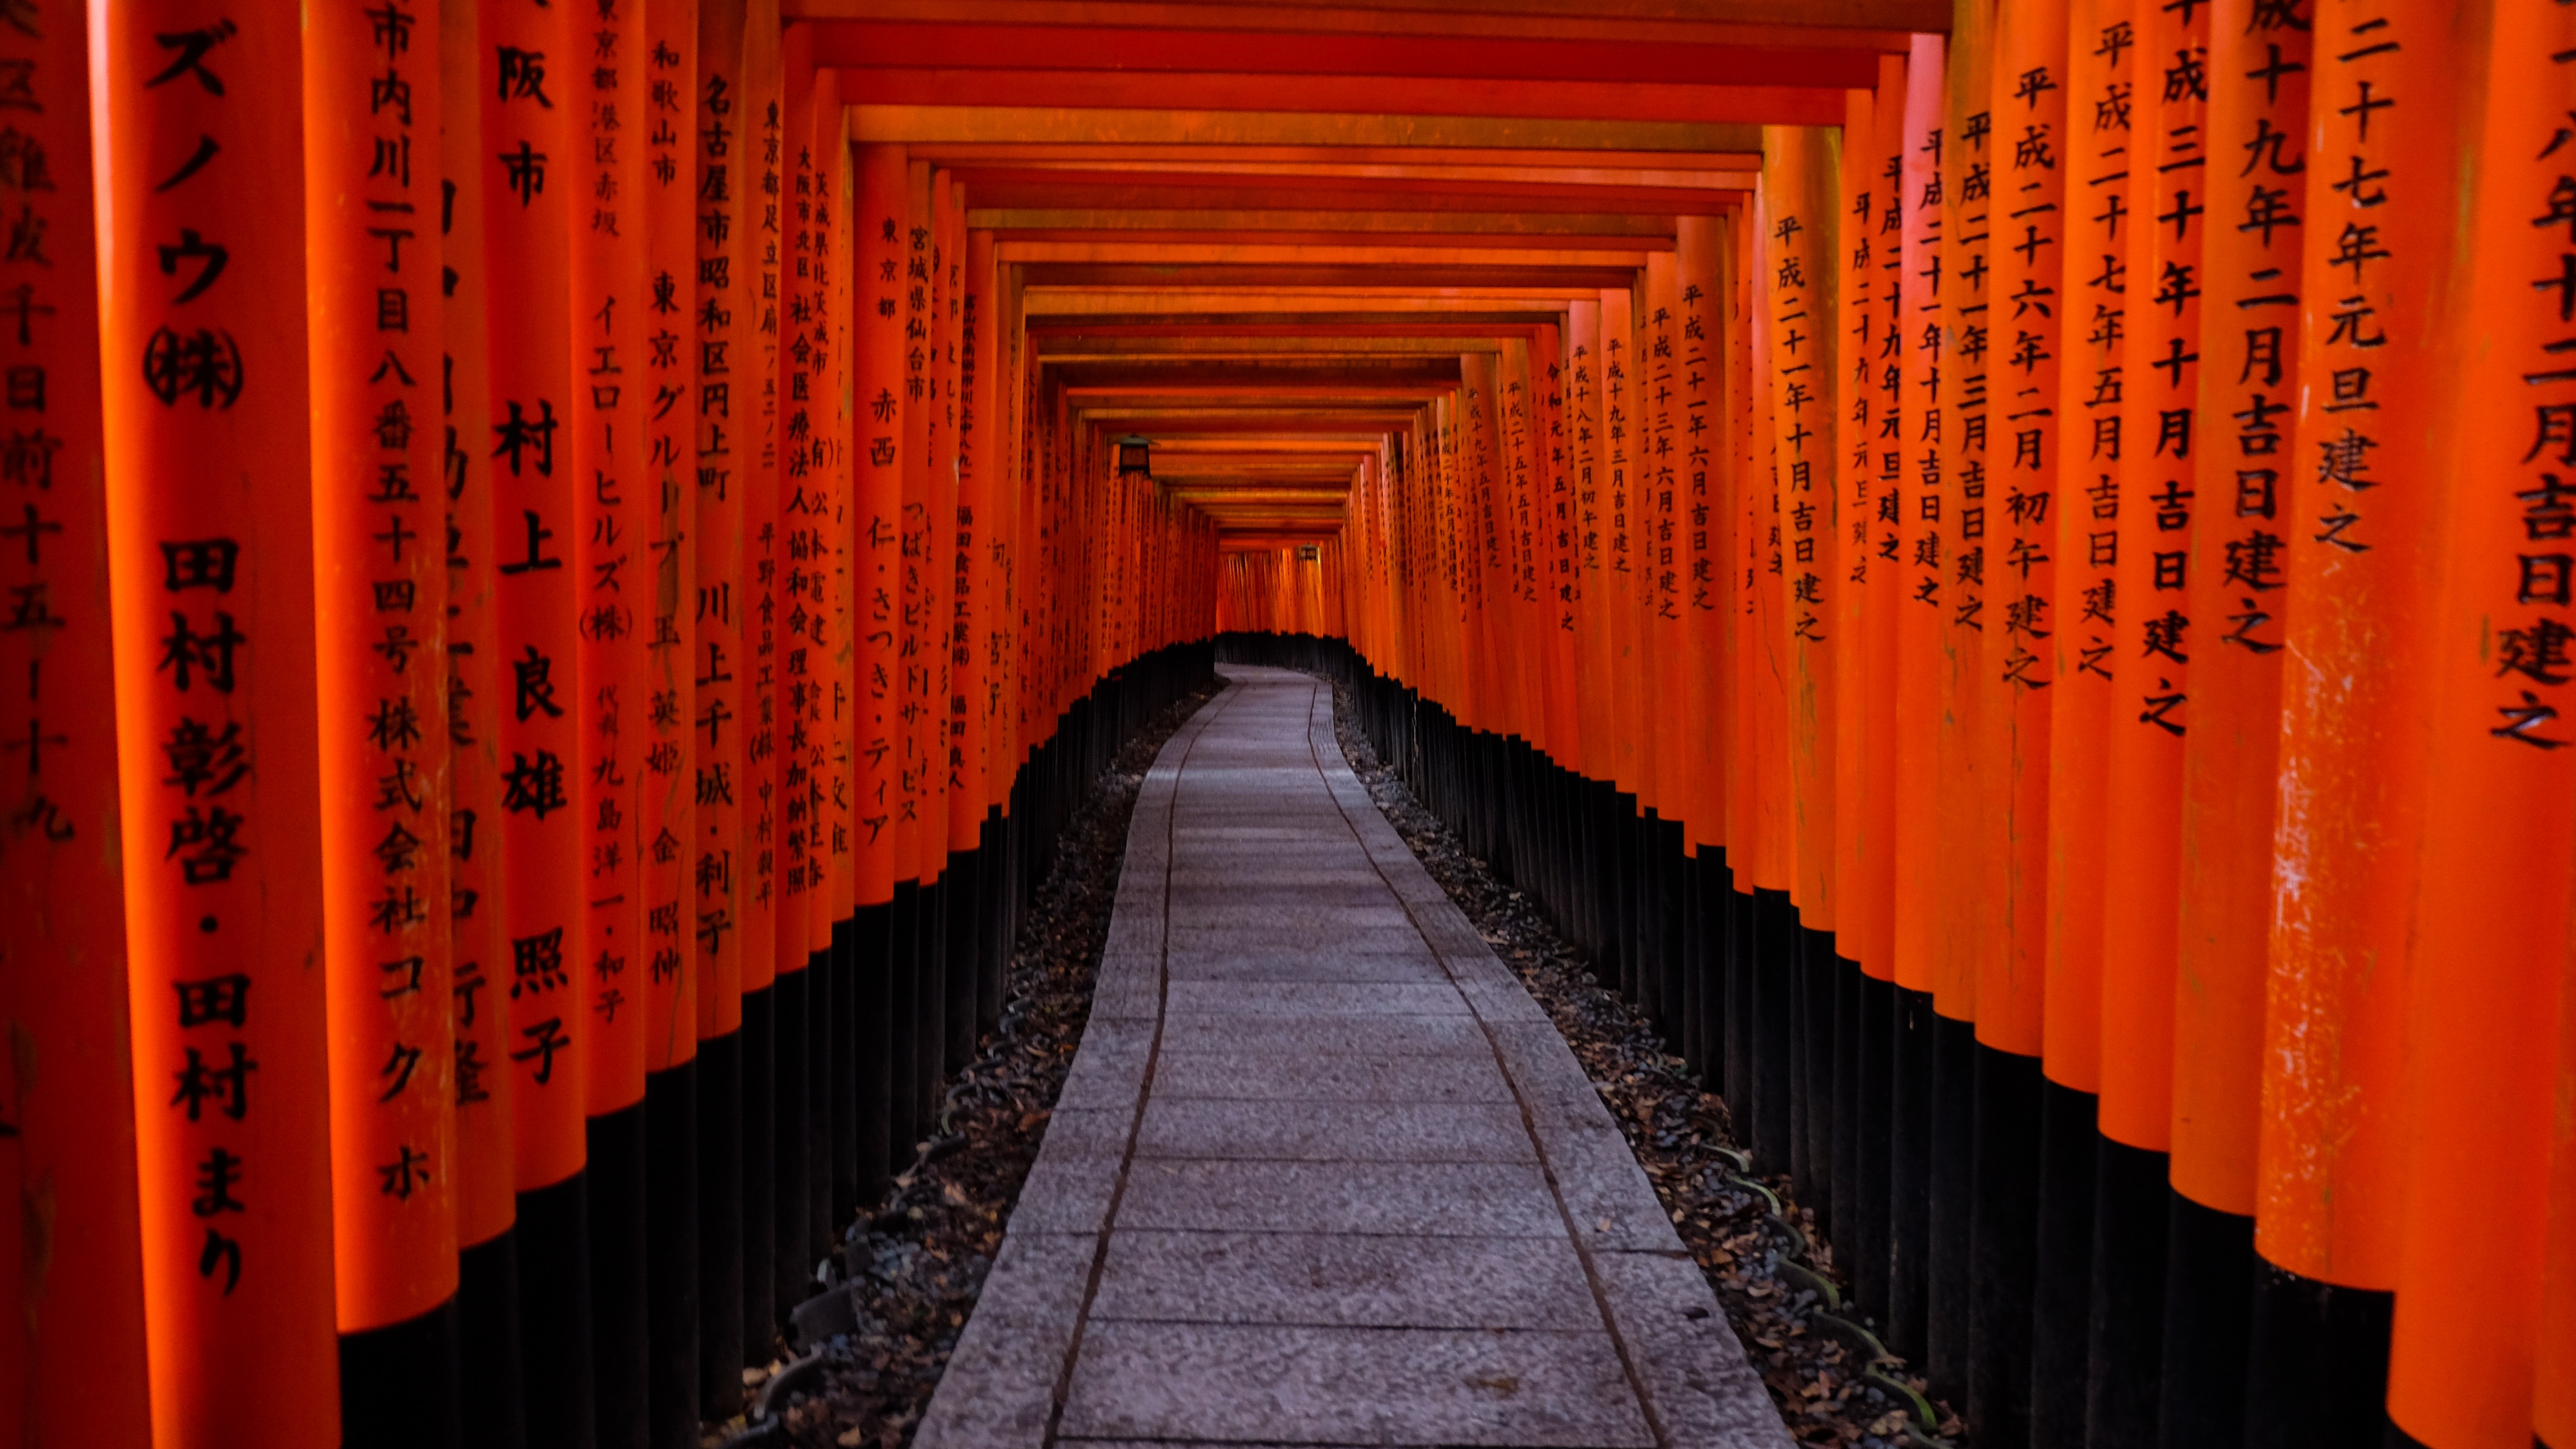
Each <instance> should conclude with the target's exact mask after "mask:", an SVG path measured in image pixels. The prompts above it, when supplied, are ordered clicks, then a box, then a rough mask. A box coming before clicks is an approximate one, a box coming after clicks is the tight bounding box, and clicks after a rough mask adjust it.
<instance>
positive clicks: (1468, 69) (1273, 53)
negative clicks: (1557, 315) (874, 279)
mask: <svg viewBox="0 0 2576 1449" xmlns="http://www.w3.org/2000/svg"><path fill="white" fill-rule="evenodd" d="M816 30H817V33H816V35H815V38H814V60H815V63H816V64H817V65H825V66H846V67H853V68H876V67H883V68H899V69H921V70H945V71H979V70H1010V71H1035V70H1059V71H1116V72H1127V73H1136V72H1161V73H1165V74H1172V73H1220V74H1226V73H1230V74H1246V75H1265V76H1310V77H1311V76H1348V75H1368V76H1389V77H1403V78H1408V79H1410V78H1439V79H1447V80H1476V79H1485V80H1514V81H1600V82H1629V83H1637V82H1646V83H1661V84H1666V85H1675V86H1821V87H1826V88H1831V89H1851V90H1866V89H1868V88H1870V87H1871V86H1874V85H1876V84H1877V83H1878V56H1877V55H1876V53H1875V52H1873V51H1871V50H1868V49H1862V48H1857V47H1854V48H1831V49H1828V48H1824V47H1818V46H1800V47H1788V46H1762V45H1704V44H1702V45H1694V44H1687V43H1683V44H1675V43H1673V42H1670V41H1665V42H1661V43H1657V44H1652V45H1639V44H1636V43H1634V42H1629V41H1620V40H1600V39H1574V38H1559V39H1551V40H1518V39H1506V38H1498V37H1492V36H1441V37H1437V38H1424V37H1412V36H1387V35H1381V36H1362V35H1348V34H1344V35H1319V34H1296V33H1282V32H1280V31H1265V32H1258V33H1253V34H1246V33H1243V32H1240V31H1235V32H1227V31H1222V30H1198V29H1186V30H1184V29H1170V30H1148V29H1141V28H1134V27H1109V26H1089V25H1080V26H1074V25H1051V26H1041V25H992V24H984V25H978V24H922V23H917V22H911V23H907V22H889V21H866V20H846V21H827V22H823V23H821V24H820V25H818V26H817V27H816Z"/></svg>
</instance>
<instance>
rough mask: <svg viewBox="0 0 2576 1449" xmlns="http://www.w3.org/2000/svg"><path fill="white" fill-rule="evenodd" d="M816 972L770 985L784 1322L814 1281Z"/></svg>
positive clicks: (774, 1263)
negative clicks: (809, 1064)
mask: <svg viewBox="0 0 2576 1449" xmlns="http://www.w3.org/2000/svg"><path fill="white" fill-rule="evenodd" d="M791 919H793V918H792V917H791ZM812 971H813V968H812V967H810V966H809V967H807V968H806V969H805V970H802V971H786V972H781V973H780V974H779V977H778V980H777V982H776V983H775V984H774V985H772V986H771V987H770V1001H771V1003H772V1006H773V1012H772V1017H771V1026H772V1029H773V1030H774V1031H775V1033H776V1038H775V1040H776V1050H775V1051H774V1052H773V1053H772V1055H771V1059H770V1061H771V1066H772V1068H773V1072H772V1075H771V1077H770V1090H771V1099H770V1100H771V1113H770V1126H771V1129H772V1130H771V1134H770V1142H771V1147H770V1151H771V1153H772V1154H773V1155H772V1156H771V1159H770V1182H771V1183H772V1184H773V1188H772V1190H773V1191H774V1192H775V1193H776V1195H777V1196H776V1198H775V1206H774V1212H773V1215H772V1217H771V1220H770V1221H771V1222H772V1224H773V1227H772V1228H771V1231H772V1232H773V1233H774V1234H775V1236H774V1237H773V1238H772V1239H771V1252H770V1260H769V1283H770V1289H769V1291H770V1293H771V1295H772V1299H771V1303H772V1306H773V1309H774V1311H775V1314H776V1319H777V1321H778V1322H781V1323H783V1322H785V1321H786V1318H787V1313H788V1310H789V1309H792V1308H794V1307H795V1306H796V1305H797V1304H799V1303H802V1302H804V1301H805V1292H806V1288H807V1287H808V1285H810V1284H811V1283H812V1282H813V1281H814V1277H813V1269H814V1256H813V1254H812V1252H811V1251H810V1249H811V1248H812V1246H813V1221H814V1185H813V1175H812V1174H813V1150H814V1126H813V1122H814V1112H813V1100H814V1098H813V1085H812V1083H811V1082H810V1081H809V1080H808V1078H807V1069H806V1061H807V1054H808V1053H809V1052H810V1051H811V1049H812V1048H811V1044H810V1039H811V1035H812V1026H811V1024H810V1023H809V1022H808V1021H807V1020H806V1018H807V1017H808V1016H810V1015H811V1014H812V1012H811V1009H810V1005H809V1003H810V1002H811V999H812V994H813V993H812V988H811V985H810V983H809V981H808V977H809V976H810V975H811V974H812Z"/></svg>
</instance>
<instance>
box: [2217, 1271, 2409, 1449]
mask: <svg viewBox="0 0 2576 1449" xmlns="http://www.w3.org/2000/svg"><path fill="white" fill-rule="evenodd" d="M2255 1265H2256V1266H2255V1271H2254V1312H2253V1319H2252V1347H2251V1350H2250V1351H2249V1352H2248V1353H2247V1355H2246V1385H2245V1449H2337V1446H2341V1445H2346V1444H2359V1445H2364V1446H2371V1445H2379V1444H2383V1443H2385V1444H2389V1445H2398V1444H2402V1443H2406V1442H2411V1441H2408V1440H2406V1439H2405V1436H2404V1431H2403V1430H2400V1429H2398V1428H2397V1427H2396V1426H2395V1425H2393V1424H2391V1423H2389V1421H2388V1330H2389V1323H2390V1319H2391V1316H2392V1315H2393V1314H2394V1313H2395V1311H2396V1306H2397V1295H2395V1294H2393V1293H2383V1292H2375V1291H2373V1290H2371V1289H2368V1288H2341V1287H2337V1286H2336V1285H2334V1284H2332V1283H2323V1282H2319V1281H2318V1280H2316V1279H2314V1278H2303V1277H2301V1276H2299V1275H2298V1274H2296V1273H2291V1272H2287V1271H2284V1270H2282V1269H2280V1268H2276V1267H2274V1266H2272V1265H2271V1264H2270V1263H2267V1262H2264V1261H2262V1259H2260V1258H2259V1257H2258V1258H2257V1259H2256V1260H2255ZM2391 1435H2396V1436H2398V1437H2396V1438H2393V1439H2392V1438H2390V1437H2389V1436H2391Z"/></svg>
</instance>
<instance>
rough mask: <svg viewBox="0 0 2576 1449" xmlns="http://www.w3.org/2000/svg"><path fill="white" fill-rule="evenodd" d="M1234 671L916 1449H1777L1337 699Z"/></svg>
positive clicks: (1156, 820)
mask: <svg viewBox="0 0 2576 1449" xmlns="http://www.w3.org/2000/svg"><path fill="white" fill-rule="evenodd" d="M1226 672H1227V674H1228V675H1229V677H1230V679H1231V683H1230V686H1229V687H1228V688H1227V689H1226V690H1225V692H1224V693H1222V694H1220V695H1219V696H1218V697H1217V698H1216V699H1215V700H1214V701H1212V702H1211V703H1210V704H1209V705H1208V706H1207V707H1206V708H1204V709H1202V710H1201V711H1200V712H1199V714H1198V715H1197V716H1196V717H1194V718H1193V719H1192V720H1190V721H1189V723H1187V724H1186V725H1184V726H1183V727H1182V729H1181V730H1180V731H1179V732H1177V733H1176V734H1174V735H1173V737H1172V739H1171V741H1170V742H1169V743H1168V744H1167V745H1165V747H1164V749H1163V752H1162V754H1161V755H1160V757H1158V758H1157V759H1156V760H1155V762H1154V765H1153V767H1152V768H1151V769H1150V770H1149V771H1148V772H1147V774H1146V778H1145V783H1144V787H1143V789H1142V791H1141V792H1140V793H1139V795H1138V799H1137V804H1136V810H1135V814H1134V817H1133V820H1132V823H1131V825H1130V827H1129V835H1128V852H1127V859H1126V864H1125V868H1124V871H1123V873H1122V876H1121V879H1120V883H1119V890H1118V898H1117V906H1116V909H1115V911H1114V913H1113V916H1112V919H1111V924H1110V945H1109V950H1108V952H1107V953H1106V954H1105V955H1104V957H1103V960H1102V965H1101V974H1100V981H1099V985H1098V988H1097V990H1096V991H1095V993H1094V998H1093V1004H1092V1013H1091V1020H1090V1024H1089V1026H1088V1027H1087V1029H1086V1031H1085V1033H1084V1038H1083V1043H1082V1048H1081V1051H1080V1053H1079V1054H1078V1055H1077V1057H1076V1058H1075V1061H1074V1065H1073V1069H1072V1072H1071V1074H1070V1076H1069V1077H1068V1078H1067V1080H1066V1083H1065V1090H1064V1094H1063V1096H1062V1098H1061V1099H1060V1100H1059V1102H1058V1104H1057V1107H1056V1110H1055V1112H1054V1114H1053V1116H1052V1117H1051V1119H1050V1120H1049V1122H1048V1125H1047V1129H1046V1135H1045V1139H1044V1141H1043V1143H1042V1144H1041V1147H1040V1151H1039V1154H1038V1160H1037V1163H1036V1166H1035V1167H1034V1168H1033V1169H1032V1170H1031V1172H1030V1175H1029V1179H1028V1182H1027V1184H1026V1186H1025V1187H1024V1188H1023V1189H1022V1191H1021V1194H1020V1201H1019V1206H1018V1208H1017V1209H1016V1210H1015V1211H1014V1213H1013V1214H1012V1217H1011V1222H1010V1226H1009V1230H1008V1233H1007V1235H1006V1236H1005V1238H1004V1240H1003V1245H1002V1250H1001V1253H1000V1255H999V1257H998V1258H997V1259H996V1261H995V1263H994V1266H993V1269H992V1272H991V1274H990V1276H989V1277H988V1278H987V1280H986V1283H985V1286H984V1290H983V1295H982V1298H981V1300H980V1303H979V1305H978V1307H977V1308H976V1310H975V1314H974V1316H973V1317H972V1318H971V1319H969V1320H968V1322H967V1324H966V1328H965V1332H964V1333H963V1335H962V1336H961V1337H960V1339H959V1341H958V1345H957V1349H956V1352H955V1354H954V1356H953V1357H952V1358H951V1360H950V1363H949V1367H948V1369H947V1372H946V1375H945V1376H944V1377H943V1378H942V1380H941V1382H940V1388H939V1392H938V1394H937V1396H936V1397H935V1398H934V1399H933V1400H932V1403H931V1406H930V1411H929V1414H928V1416H927V1417H926V1419H925V1420H924V1422H923V1424H922V1427H921V1431H920V1433H919V1435H918V1436H917V1437H916V1440H915V1442H916V1443H917V1444H919V1445H921V1446H923V1449H958V1446H994V1449H1021V1446H1031V1449H1034V1446H1042V1445H1054V1444H1063V1445H1087V1446H1092V1449H1122V1446H1125V1449H1143V1446H1144V1445H1147V1444H1152V1445H1156V1446H1160V1449H1175V1446H1187V1445H1209V1446H1214V1445H1220V1444H1222V1445H1228V1446H1233V1449H1258V1446H1262V1445H1272V1446H1281V1449H1285V1446H1288V1445H1299V1446H1309V1449H1313V1446H1334V1445H1354V1446H1355V1445H1363V1444H1366V1445H1390V1444H1416V1445H1466V1444H1479V1445H1482V1444H1492V1445H1557V1446H1602V1449H1608V1446H1620V1449H1627V1446H1641V1449H1642V1446H1649V1445H1652V1446H1685V1445H1687V1446H1699V1445H1709V1446H1722V1449H1788V1445H1789V1438H1788V1435H1787V1432H1786V1431H1785V1430H1784V1429H1783V1428H1782V1426H1781V1423H1780V1419H1779V1416H1778V1414H1777V1413H1776V1412H1775V1411H1774V1410H1773V1409H1772V1406H1771V1402H1770V1400H1769V1398H1768V1397H1767V1396H1766V1395H1765V1393H1764V1391H1763V1388H1762V1385H1761V1382H1760V1380H1759V1379H1758V1377H1757V1376H1756V1375H1755V1373H1754V1371H1753V1369H1752V1367H1751V1366H1750V1365H1749V1364H1748V1363H1747V1362H1746V1360H1745V1357H1744V1353H1743V1350H1742V1348H1741V1347H1740V1346H1739V1345H1738V1344H1737V1343H1736V1341H1735V1337H1734V1334H1733V1332H1732V1331H1731V1330H1730V1329H1729V1328H1728V1326H1727V1323H1726V1320H1725V1317H1724V1316H1723V1314H1722V1313H1720V1311H1719V1309H1718V1305H1717V1301H1716V1298H1715V1297H1714V1295H1712V1294H1711V1293H1710V1292H1709V1289H1708V1284H1707V1281H1706V1279H1705V1278H1703V1277H1702V1276H1701V1274H1700V1271H1699V1269H1698V1267H1697V1265H1695V1264H1693V1263H1692V1262H1691V1260H1690V1258H1689V1256H1688V1255H1687V1254H1686V1253H1685V1252H1684V1251H1683V1249H1682V1245H1681V1242H1680V1240H1679V1239H1678V1238H1677V1237H1675V1235H1674V1233H1673V1231H1672V1226H1671V1224H1670V1223H1669V1222H1668V1221H1667V1220H1666V1219H1665V1217H1664V1215H1663V1212H1662V1208H1661V1205H1660V1204H1659V1203H1658V1202H1657V1201H1656V1199H1655V1196H1654V1191H1653V1188H1652V1186H1651V1185H1650V1184H1649V1183H1648V1181H1647V1179H1646V1175H1645V1173H1644V1172H1643V1171H1642V1170H1641V1169H1640V1168H1639V1167H1638V1165H1637V1161H1636V1158H1635V1156H1634V1154H1632V1153H1631V1152H1630V1151H1629V1150H1628V1147H1627V1143H1626V1140H1625V1139H1624V1138H1622V1137H1621V1136H1620V1134H1619V1131H1618V1128H1617V1125H1616V1124H1615V1123H1614V1122H1613V1121H1612V1120H1611V1118H1610V1116H1609V1113H1608V1112H1607V1111H1606V1109H1604V1108H1603V1106H1602V1105H1601V1102H1600V1098H1599V1096H1598V1094H1597V1093H1596V1092H1594V1090H1593V1089H1592V1085H1591V1083H1590V1082H1589V1081H1588V1080H1587V1079H1585V1077H1584V1075H1583V1071H1582V1068H1581V1067H1580V1065H1578V1064H1577V1063H1576V1061H1575V1060H1574V1056H1573V1053H1572V1052H1570V1051H1568V1050H1567V1049H1566V1046H1565V1043H1564V1040H1563V1039H1562V1038H1561V1037H1560V1036H1558V1035H1557V1032H1556V1029H1555V1027H1554V1026H1553V1025H1552V1024H1551V1023H1550V1022H1549V1021H1548V1019H1547V1016H1546V1014H1545V1013H1544V1012H1542V1011H1540V1010H1539V1009H1538V1006H1537V1004H1536V1003H1535V1002H1533V1001H1531V1000H1530V998H1529V994H1528V993H1527V992H1526V991H1524V990H1522V988H1521V986H1520V983H1519V981H1518V979H1517V978H1515V977H1514V976H1513V975H1512V974H1511V972H1510V971H1509V970H1508V969H1506V968H1505V967H1504V966H1503V965H1502V963H1501V962H1500V961H1499V960H1497V959H1496V958H1495V957H1494V955H1493V952H1492V950H1491V948H1490V947H1488V946H1487V945H1486V943H1485V942H1484V941H1483V940H1482V939H1481V938H1479V937H1478V935H1477V933H1476V931H1475V929H1474V928H1473V927H1472V926H1471V925H1470V924H1469V923H1468V921H1467V919H1466V917H1465V916H1464V915H1462V914H1460V913H1459V911H1458V910H1457V908H1456V907H1455V906H1454V905H1452V904H1451V903H1450V901H1449V900H1448V898H1447V897H1446V896H1445V895H1443V894H1442V893H1441V891H1440V889H1439V887H1438V885H1437V884H1436V883H1435V882H1433V881H1432V880H1431V878H1430V875H1429V874H1428V873H1427V872H1426V871H1424V870H1423V869H1422V866H1421V863H1420V862H1419V861H1417V860H1415V859H1414V857H1413V855H1412V853H1411V852H1410V851H1409V850H1408V849H1407V848H1406V847H1405V845H1404V842H1403V840H1402V839H1401V838H1400V837H1398V836H1397V835H1396V833H1395V831H1394V829H1393V827H1391V826H1389V825H1388V824H1387V822H1386V820H1385V818H1384V817H1383V816H1381V815H1380V814H1378V812H1377V810H1376V808H1375V807H1374V806H1373V805H1372V804H1371V803H1370V802H1369V798H1368V795H1367V792H1366V790H1365V789H1364V788H1362V787H1361V785H1360V783H1359V781H1358V780H1357V778H1356V777H1354V776H1353V775H1352V774H1351V772H1350V769H1349V767H1348V765H1347V764H1346V763H1345V762H1344V761H1343V760H1342V757H1341V753H1340V748H1339V746H1338V745H1337V744H1336V743H1335V740H1334V736H1333V729H1332V697H1331V693H1330V691H1329V689H1328V688H1326V687H1325V686H1323V685H1322V684H1321V683H1320V682H1318V681H1317V680H1314V679H1312V678H1310V677H1308V676H1305V675H1301V674H1293V673H1289V672H1287V671H1283V670H1269V669H1251V668H1237V667H1233V666H1229V667H1228V668H1227V670H1226Z"/></svg>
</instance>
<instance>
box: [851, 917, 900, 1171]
mask: <svg viewBox="0 0 2576 1449" xmlns="http://www.w3.org/2000/svg"><path fill="white" fill-rule="evenodd" d="M852 938H853V944H854V945H855V947H856V949H857V953H858V960H857V965H856V967H855V968H854V969H853V970H852V971H851V973H850V991H851V994H852V997H853V998H854V999H853V1001H852V1006H853V1008H854V1010H853V1016H854V1019H855V1020H856V1021H857V1023H858V1026H857V1031H856V1034H855V1036H854V1037H853V1040H852V1043H851V1052H852V1055H853V1057H854V1058H855V1059H856V1060H855V1070H856V1073H857V1077H858V1084H859V1085H858V1101H859V1130H858V1156H859V1201H860V1203H862V1204H867V1203H873V1202H875V1201H876V1200H877V1199H879V1198H881V1197H883V1196H884V1195H885V1190H886V1182H887V1180H888V1179H889V1178H890V1177H891V1176H892V1175H893V1169H892V1167H891V1165H890V1164H889V1163H888V1161H887V1146H886V1144H887V1142H888V1141H889V1140H890V1137H889V1128H890V1127H891V1126H892V1124H893V1116H892V1114H893V1111H894V1101H893V1091H894V1056H893V1052H894V971H893V968H892V965H891V959H892V953H893V949H894V907H893V906H892V905H890V904H887V903H885V902H879V903H878V904H876V905H873V906H861V907H859V911H858V915H857V918H856V920H855V921H854V923H853V926H852Z"/></svg>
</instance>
